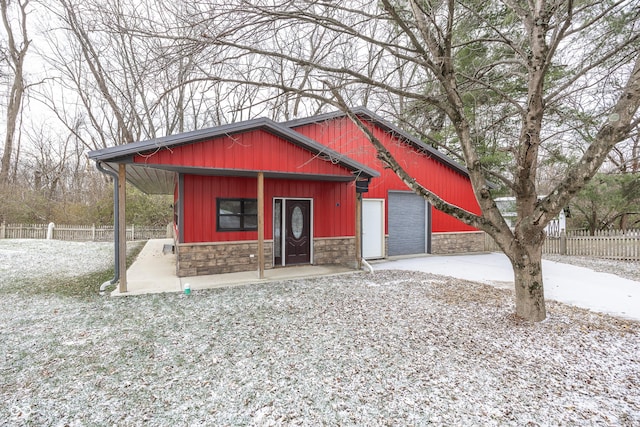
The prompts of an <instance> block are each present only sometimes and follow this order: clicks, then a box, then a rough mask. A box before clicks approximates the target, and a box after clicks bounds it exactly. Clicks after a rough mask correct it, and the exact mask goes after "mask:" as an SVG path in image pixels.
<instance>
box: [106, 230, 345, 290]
mask: <svg viewBox="0 0 640 427" xmlns="http://www.w3.org/2000/svg"><path fill="white" fill-rule="evenodd" d="M172 244H173V239H152V240H149V241H148V242H147V243H146V244H145V246H144V248H142V251H140V254H139V255H138V257H137V258H136V260H135V261H134V263H133V264H132V265H131V267H129V269H128V270H127V292H126V293H120V292H119V291H118V288H116V289H115V290H114V291H113V292H112V293H111V295H112V296H124V295H142V294H152V293H162V292H183V290H184V286H185V284H189V287H190V288H191V290H192V291H193V290H198V289H212V288H221V287H228V286H238V285H246V284H250V283H267V282H275V281H279V280H289V279H301V278H305V277H317V276H328V275H333V274H344V273H353V272H354V270H351V269H349V268H347V267H343V266H338V265H320V266H316V265H303V266H296V267H284V268H274V269H269V270H265V272H264V274H265V278H264V279H260V278H259V277H258V271H245V272H240V273H226V274H214V275H210V276H193V277H178V276H177V275H176V256H175V254H172V253H163V248H164V246H165V245H172Z"/></svg>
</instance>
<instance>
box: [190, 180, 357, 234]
mask: <svg viewBox="0 0 640 427" xmlns="http://www.w3.org/2000/svg"><path fill="white" fill-rule="evenodd" d="M183 190H184V195H183V200H182V203H183V210H184V211H183V214H184V217H185V218H184V221H183V224H185V228H184V230H183V231H184V233H183V237H184V242H183V243H197V242H230V241H242V240H257V239H258V233H257V232H256V231H223V232H219V231H216V198H218V197H222V198H252V199H254V198H256V194H257V191H258V184H257V180H256V178H239V177H216V176H198V175H185V176H184V179H183ZM264 196H265V209H264V213H265V239H272V238H273V225H272V224H273V208H272V206H273V205H272V203H273V199H274V198H280V197H283V198H312V199H313V218H314V221H313V235H314V237H344V236H354V235H355V214H354V212H355V188H354V183H353V182H325V181H304V180H297V179H269V178H265V182H264Z"/></svg>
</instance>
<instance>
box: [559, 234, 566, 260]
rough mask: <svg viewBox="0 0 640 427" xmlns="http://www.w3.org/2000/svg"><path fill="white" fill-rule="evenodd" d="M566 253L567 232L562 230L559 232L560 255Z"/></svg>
mask: <svg viewBox="0 0 640 427" xmlns="http://www.w3.org/2000/svg"><path fill="white" fill-rule="evenodd" d="M566 254H567V233H566V232H565V231H564V230H562V231H561V232H560V255H566Z"/></svg>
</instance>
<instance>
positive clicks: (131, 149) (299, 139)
mask: <svg viewBox="0 0 640 427" xmlns="http://www.w3.org/2000/svg"><path fill="white" fill-rule="evenodd" d="M258 129H260V130H264V131H266V132H269V133H271V134H273V135H276V136H279V137H281V138H283V139H285V140H286V141H288V142H290V143H292V144H294V145H297V146H299V147H302V148H304V149H305V150H308V151H309V152H310V153H312V154H313V155H322V156H323V157H325V158H327V159H330V161H331V162H332V163H335V164H337V165H340V166H342V167H344V168H346V169H347V170H349V171H351V172H352V175H351V176H348V175H347V176H345V175H338V174H336V175H318V174H301V173H293V172H292V173H288V172H281V171H280V172H276V171H268V170H244V169H219V168H200V167H189V166H180V165H165V164H147V163H144V164H143V163H136V162H134V157H135V156H136V155H139V154H145V153H150V152H154V151H157V150H161V149H171V148H173V147H178V146H181V145H186V144H193V143H198V142H203V141H205V140H209V139H213V138H216V137H221V136H231V135H234V134H239V133H243V132H249V131H252V130H258ZM89 158H90V159H92V160H94V161H96V162H99V163H101V164H103V165H104V166H106V167H108V168H110V169H112V170H114V171H117V170H118V165H119V164H126V165H127V181H129V182H130V183H131V184H133V185H134V186H136V187H138V188H139V189H140V190H142V191H144V192H146V193H149V194H171V193H172V192H173V189H174V180H175V176H176V173H188V174H196V175H210V176H244V177H257V175H258V172H263V173H264V177H265V178H282V179H305V180H316V181H317V180H321V181H352V180H360V179H364V180H369V179H371V178H373V177H377V176H380V174H379V172H378V171H376V170H375V169H372V168H370V167H368V166H366V165H363V164H362V163H359V162H357V161H355V160H353V159H351V158H349V157H347V156H345V155H343V154H340V153H338V152H336V151H334V150H331V149H330V148H328V147H326V146H324V145H322V144H320V143H319V142H317V141H314V140H313V139H311V138H308V137H306V136H304V135H302V134H300V133H298V132H296V131H294V130H293V129H290V128H289V127H287V126H283V125H281V124H278V123H276V122H274V121H273V120H270V119H267V118H259V119H254V120H248V121H244V122H239V123H231V124H228V125H223V126H217V127H213V128H208V129H200V130H195V131H192V132H185V133H181V134H177V135H168V136H165V137H161V138H156V139H151V140H148V141H139V142H133V143H130V144H125V145H119V146H115V147H109V148H103V149H101V150H95V151H91V152H90V153H89Z"/></svg>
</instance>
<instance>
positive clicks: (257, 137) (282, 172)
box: [89, 109, 484, 276]
mask: <svg viewBox="0 0 640 427" xmlns="http://www.w3.org/2000/svg"><path fill="white" fill-rule="evenodd" d="M355 111H356V113H357V114H358V116H359V117H360V118H361V119H363V120H364V121H365V122H366V123H368V126H369V127H370V129H371V130H372V131H373V132H374V133H375V134H376V135H377V137H378V138H379V139H380V140H381V141H383V142H384V144H385V145H386V146H387V148H388V149H389V150H390V151H391V152H392V154H393V155H394V157H395V158H396V159H397V160H398V161H399V162H400V164H401V165H403V166H404V167H405V168H406V170H407V171H408V172H409V173H410V174H412V175H413V176H414V177H416V178H417V179H418V181H419V182H420V183H421V184H422V185H424V186H425V187H427V188H429V189H430V190H432V191H434V192H435V193H436V194H438V195H439V196H440V197H442V198H444V199H445V200H447V201H449V202H452V203H454V204H456V205H458V206H460V207H462V208H465V209H467V210H470V211H472V212H479V208H478V205H477V202H476V200H475V197H474V194H473V191H472V189H471V185H470V182H469V179H468V176H467V172H466V170H465V169H464V167H462V166H460V165H459V164H457V163H455V162H453V161H452V160H451V159H449V158H448V157H446V156H444V155H443V154H442V153H440V152H438V151H437V150H435V149H433V148H431V147H429V146H426V145H424V144H423V143H421V142H420V141H419V140H417V139H415V138H413V137H412V136H410V135H408V134H406V133H404V132H403V131H401V130H400V129H398V128H397V127H395V126H393V125H391V124H389V123H387V122H385V121H384V120H382V119H381V118H380V117H378V116H376V115H375V114H373V113H371V112H370V111H368V110H365V109H357V110H355ZM89 156H90V158H92V159H94V160H95V161H96V162H98V163H99V164H100V165H102V166H104V167H107V168H110V169H112V170H113V171H119V173H120V174H121V176H125V174H126V179H127V180H128V181H129V182H131V183H132V184H133V185H135V186H137V187H139V188H140V189H141V190H143V191H145V192H147V193H166V194H171V193H173V194H174V199H175V204H174V209H175V221H174V231H175V236H174V238H175V248H176V254H177V257H176V260H177V274H178V276H194V275H205V274H217V273H226V272H235V271H249V270H260V271H262V268H273V267H279V266H290V265H297V264H315V265H322V264H343V265H348V266H355V265H356V264H357V263H358V260H359V259H360V253H361V254H362V257H364V258H383V257H387V256H390V255H405V254H414V253H430V252H435V253H445V252H462V251H464V252H469V251H477V250H482V249H483V242H484V240H483V234H482V233H481V232H477V231H476V230H474V229H473V228H471V227H469V226H467V225H465V224H463V223H461V222H459V221H458V220H456V219H454V218H452V217H450V216H448V215H445V214H443V213H441V212H439V211H437V210H434V209H432V208H431V206H430V205H429V204H428V203H426V202H425V201H424V199H422V198H421V197H419V196H417V195H415V194H414V193H412V192H410V191H408V189H407V187H406V186H405V185H404V184H403V183H402V182H401V181H400V179H399V178H397V176H395V174H394V173H393V172H391V171H390V170H388V169H385V168H384V167H383V165H382V164H381V163H380V161H379V160H377V157H376V153H375V149H374V148H373V146H372V145H371V144H370V143H369V141H368V140H367V139H366V137H365V135H364V134H363V133H362V132H361V131H360V130H359V129H358V128H357V127H356V126H355V125H354V124H353V123H352V122H351V121H350V120H349V119H348V118H347V117H346V116H345V115H344V114H342V113H329V114H324V115H320V116H315V117H311V118H308V119H302V120H295V121H291V122H287V123H275V122H273V121H271V120H268V119H256V120H250V121H246V122H241V123H234V124H230V125H224V126H219V127H215V128H210V129H204V130H198V131H193V132H187V133H183V134H179V135H171V136H167V137H163V138H158V139H154V140H150V141H142V142H137V143H132V144H127V145H122V146H117V147H112V148H107V149H103V150H98V151H93V152H91V153H89ZM361 196H362V197H361ZM360 219H361V221H360ZM360 243H361V245H360ZM360 248H361V249H360Z"/></svg>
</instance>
